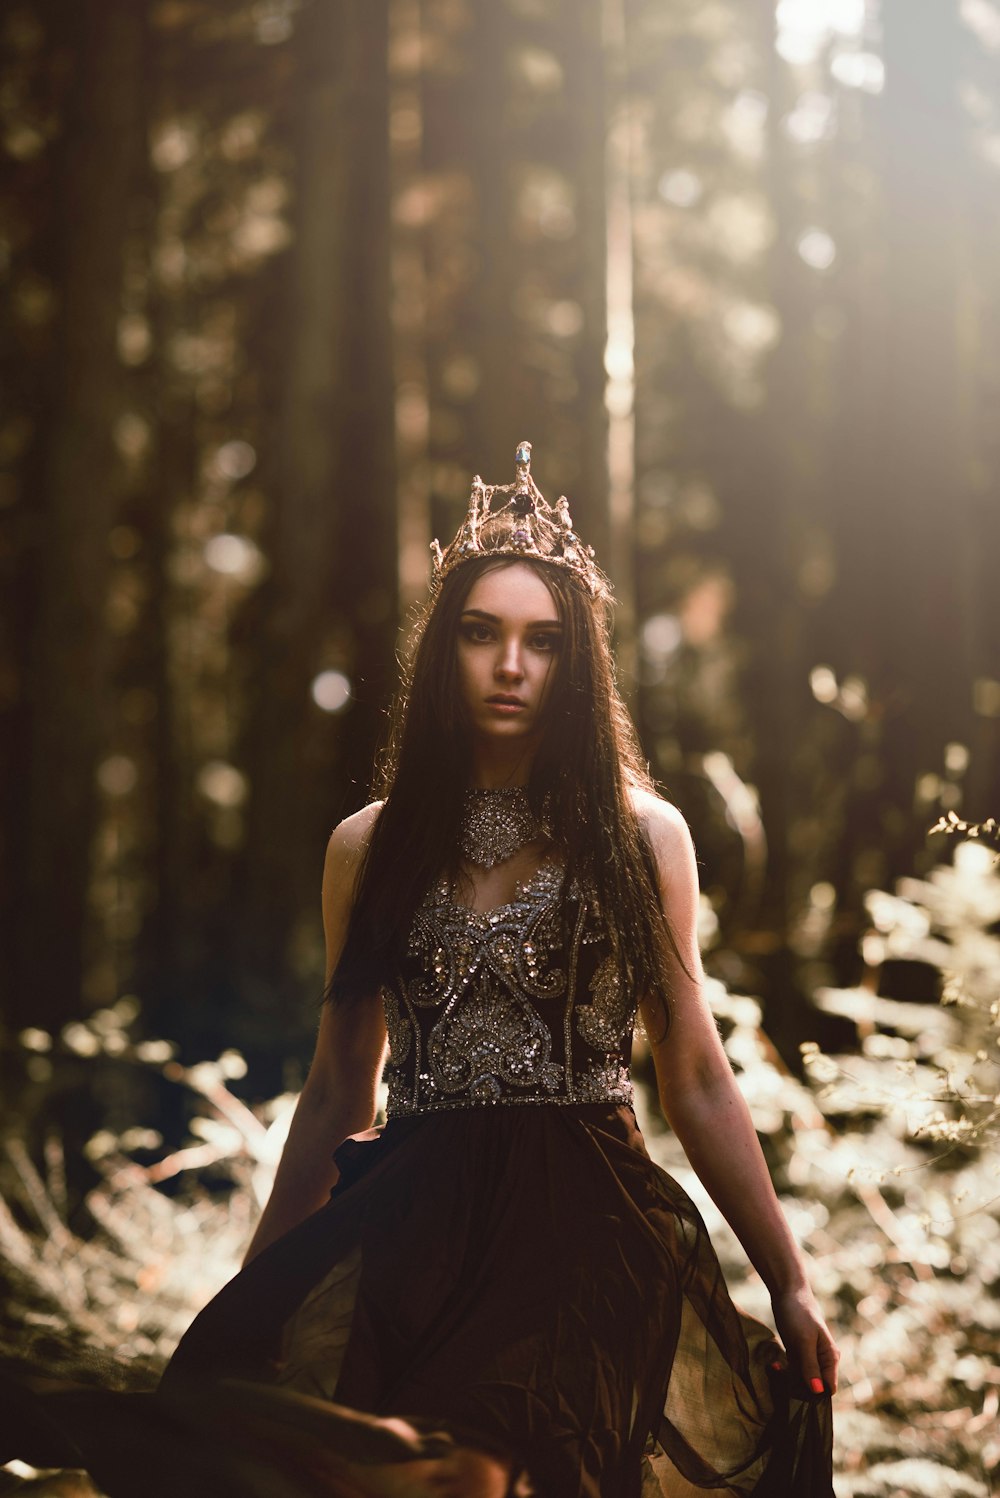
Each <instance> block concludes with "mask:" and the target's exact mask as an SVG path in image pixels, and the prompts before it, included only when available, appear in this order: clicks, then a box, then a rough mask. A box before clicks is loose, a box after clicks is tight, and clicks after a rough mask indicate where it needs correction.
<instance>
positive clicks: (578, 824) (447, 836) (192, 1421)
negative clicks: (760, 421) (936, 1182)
mask: <svg viewBox="0 0 1000 1498" xmlns="http://www.w3.org/2000/svg"><path fill="white" fill-rule="evenodd" d="M434 552H435V574H434V580H433V584H432V592H431V598H430V600H429V602H428V606H427V608H426V610H425V612H424V615H423V618H422V620H421V622H420V624H419V626H418V629H417V632H416V640H415V649H414V651H413V654H412V656H411V662H410V670H409V672H408V680H407V683H406V685H405V688H404V691H403V693H402V696H401V701H400V704H399V711H398V713H397V717H396V731H395V733H394V737H393V740H392V743H391V745H390V752H389V755H388V759H387V764H386V767H385V771H384V776H383V780H384V787H383V789H384V796H383V799H381V800H379V801H375V802H373V803H372V804H371V805H369V806H367V807H366V808H365V809H364V810H363V811H361V812H358V813H357V814H356V815H355V816H352V817H349V818H348V819H347V820H346V821H345V822H343V823H341V824H340V826H339V827H337V828H336V830H335V831H334V833H333V835H332V837H331V838H330V842H329V847H328V850H327V856H326V867H325V873H324V880H323V914H324V923H325V931H326V941H327V993H326V1003H325V1005H324V1010H323V1016H322V1020H321V1024H320V1030H319V1037H318V1042H317V1047H316V1055H315V1059H314V1062H313V1065H312V1068H311V1070H310V1073H309V1078H308V1081H307V1083H306V1086H305V1088H304V1091H303V1093H302V1096H301V1098H300V1100H299V1104H298V1107H297V1109H296V1113H295V1117H294V1120H293V1123H292V1127H291V1131H290V1134H289V1138H288V1142H287V1145H286V1148H285V1151H284V1154H283V1157H282V1160H281V1163H280V1166H279V1169H278V1173H277V1177H276V1180H275V1185H274V1190H273V1193H272V1196H271V1199H270V1201H269V1203H268V1205H267V1207H266V1209H265V1211H264V1213H263V1216H262V1218H261V1221H260V1224H259V1226H258V1229H257V1232H256V1234H255V1236H254V1239H253V1242H252V1243H251V1245H250V1249H249V1251H248V1253H247V1258H246V1262H245V1265H244V1269H243V1271H242V1272H241V1274H239V1275H238V1276H237V1277H236V1279H235V1280H233V1281H232V1282H231V1284H230V1285H228V1286H227V1287H226V1289H225V1290H223V1292H222V1293H221V1294H220V1295H219V1296H218V1297H216V1299H215V1300H214V1301H213V1302H212V1303H211V1304H210V1305H209V1306H208V1307H207V1308H206V1310H205V1311H204V1312H203V1313H202V1314H201V1315H200V1316H199V1317H198V1319H197V1320H196V1321H195V1323H194V1324H193V1326H192V1327H191V1329H190V1330H189V1332H188V1333H187V1335H186V1336H185V1338H184V1339H183V1341H182V1342H181V1345H180V1347H179V1348H178V1351H177V1353H176V1355H175V1357H174V1359H173V1361H172V1362H171V1364H170V1367H169V1369H168V1370H167V1374H166V1376H165V1378H164V1380H163V1383H162V1386H161V1389H160V1390H159V1391H158V1392H157V1394H156V1395H153V1396H138V1397H137V1396H132V1397H131V1400H129V1398H128V1397H123V1396H117V1397H116V1396H108V1395H94V1394H90V1393H75V1394H74V1393H70V1394H62V1395H60V1396H57V1397H50V1399H49V1401H48V1403H47V1404H46V1406H45V1411H44V1414H39V1408H38V1406H37V1405H36V1406H34V1408H33V1410H32V1411H30V1412H26V1411H25V1410H24V1409H23V1408H22V1410H21V1411H20V1413H21V1416H22V1428H23V1430H24V1431H25V1432H29V1431H30V1439H31V1440H34V1441H35V1442H36V1444H37V1443H39V1442H40V1443H41V1444H42V1445H43V1446H44V1444H45V1439H46V1436H48V1439H49V1441H50V1447H51V1443H53V1442H56V1440H57V1437H58V1436H60V1434H61V1439H62V1440H63V1442H64V1446H65V1444H66V1440H67V1436H69V1437H71V1438H72V1442H73V1443H75V1445H73V1446H71V1447H70V1448H69V1449H68V1450H67V1449H64V1450H62V1452H61V1459H65V1458H66V1457H67V1456H69V1457H73V1456H76V1457H77V1458H78V1460H79V1461H81V1462H82V1463H85V1464H87V1465H89V1466H90V1468H91V1470H92V1471H93V1472H95V1474H96V1475H97V1477H98V1478H99V1480H100V1481H101V1482H102V1484H103V1485H104V1486H105V1487H106V1489H107V1491H108V1492H109V1493H111V1494H112V1495H114V1498H117V1495H118V1494H128V1493H139V1492H142V1493H144V1494H145V1493H160V1492H162V1493H164V1494H165V1493H167V1492H176V1491H178V1490H182V1491H184V1492H185V1493H191V1492H198V1491H205V1492H206V1493H208V1492H212V1493H213V1494H219V1493H232V1494H234V1495H235V1494H240V1495H247V1494H260V1495H261V1498H264V1495H268V1498H271V1495H286V1494H287V1495H288V1498H305V1495H307V1494H313V1495H320V1494H322V1495H345V1498H346V1495H354V1498H393V1495H412V1498H424V1495H427V1498H429V1495H432V1494H439V1495H440V1494H451V1495H454V1498H504V1495H508V1494H525V1495H526V1494H537V1495H539V1498H639V1495H640V1494H641V1495H643V1498H651V1495H661V1498H679V1495H687V1494H694V1493H709V1494H717V1495H722V1494H726V1495H734V1494H735V1495H740V1498H749V1495H756V1498H765V1495H770V1498H828V1495H830V1494H831V1493H832V1486H831V1479H830V1423H829V1395H830V1393H832V1392H833V1390H834V1389H835V1387H836V1369H837V1356H838V1355H837V1352H836V1349H835V1347H834V1345H833V1341H832V1338H831V1336H830V1333H829V1332H828V1330H827V1328H826V1326H825V1325H824V1323H823V1319H822V1316H821V1315H820V1313H819V1310H818V1308H817V1306H816V1303H815V1300H814V1298H813V1296H812V1293H811V1291H810V1289H809V1286H808V1282H807V1277H806V1271H805V1267H804V1264H803V1260H802V1257H801V1254H800V1252H799V1250H798V1248H797V1246H796V1244H795V1242H794V1240H793V1239H792V1236H791V1234H790V1232H789V1229H788V1227H787V1225H786V1223H785V1221H784V1218H783V1216H782V1214H781V1210H780V1208H779V1205H778V1202H777V1200H776V1197H775V1194H774V1191H773V1189H772V1186H771V1183H770V1180H769V1177H768V1174H767V1170H766V1167H765V1164H764V1160H763V1157H762V1155H761V1152H760V1148H759V1146H758V1142H757V1138H756V1135H755V1133H754V1130H753V1126H752V1124H751V1121H750V1118H749V1115H748V1112H747V1109H746V1106H745V1105H744V1103H743V1101H742V1098H741V1096H740V1094H739V1092H738V1090H737V1088H736V1085H735V1082H734V1080H733V1076H732V1072H731V1070H730V1067H729V1064H728V1062H727V1060H726V1057H725V1054H724V1052H723V1050H722V1047H721V1045H720V1042H719V1038H718V1034H717V1031H716V1028H715V1025H714V1023H713V1020H712V1016H711V1013H710V1011H709V1009H708V1007H707V1005H706V1002H705V999H704V996H703V993H702V989H701V984H700V978H701V968H700V961H699V955H698V948H697V942H696V935H695V928H696V914H697V904H698V882H697V873H696V867H695V858H694V852H693V849H692V846H691V840H690V837H689V835H688V832H687V828H686V826H685V824H684V822H683V820H682V818H681V817H680V815H679V814H678V813H677V811H676V810H675V809H674V808H673V807H672V806H670V805H669V804H668V803H667V802H665V801H663V800H662V799H661V798H660V797H659V796H657V795H656V794H655V793H654V791H653V789H652V786H651V783H650V781H649V778H648V775H647V773H646V770H645V768H644V766H643V764H642V761H641V759H640V756H639V753H638V748H637V745H636V741H635V738H634V733H633V730H632V728H631V725H630V723H629V720H628V717H627V714H626V712H625V709H624V707H623V705H622V703H621V701H620V698H619V697H618V695H617V692H616V690H615V686H614V679H613V668H612V663H611V655H610V650H609V644H608V604H609V592H608V588H607V584H606V580H605V579H604V577H603V574H601V572H600V571H599V569H598V568H597V566H596V564H595V563H594V561H593V553H592V552H591V551H590V549H589V548H586V547H584V546H583V544H582V543H581V542H580V540H579V538H578V537H577V536H576V534H575V532H574V531H573V529H572V522H571V520H570V517H569V511H568V507H567V504H566V501H565V500H564V499H561V500H560V501H559V503H558V504H557V505H556V507H555V508H554V509H550V508H549V506H548V505H547V504H546V503H545V501H544V499H543V498H542V496H541V494H540V493H539V491H538V489H537V487H536V485H535V483H534V480H533V479H532V477H531V474H530V446H529V445H528V444H527V443H522V444H521V446H520V447H519V448H518V450H517V457H516V477H515V482H514V483H513V484H511V485H507V486H493V487H489V488H488V487H486V486H484V485H483V484H482V483H481V481H480V480H479V479H478V478H477V479H476V480H475V481H474V484H473V492H472V499H471V502H470V507H469V511H468V514H467V517H466V520H465V523H464V524H463V526H462V528H461V529H460V531H459V534H458V535H457V536H456V538H455V540H454V541H453V542H452V543H451V545H450V546H449V547H448V548H447V550H445V551H443V552H442V550H441V549H440V547H438V546H437V543H435V545H434ZM637 1012H638V1016H639V1017H641V1020H642V1021H643V1023H644V1025H645V1029H646V1033H647V1036H648V1037H649V1043H650V1046H651V1049H652V1053H653V1058H654V1061H655V1065H656V1075H657V1080H658V1085H659V1093H660V1098H661V1101H662V1104H663V1108H664V1111H665V1113H666V1114H667V1116H668V1118H669V1120H670V1122H671V1124H672V1126H673V1128H674V1130H675V1132H676V1133H677V1135H678V1137H679V1138H680V1140H681V1142H682V1144H683V1145H684V1148H685V1150H686V1152H687V1154H688V1156H689V1158H690V1160H691V1162H692V1164H693V1165H694V1167H695V1169H696V1170H697V1171H698V1174H699V1175H700V1176H701V1178H702V1180H703V1181H704V1183H705V1185H706V1186H707V1188H708V1190H709V1191H710V1192H711V1194H712V1196H713V1197H714V1199H715V1200H716V1202H717V1203H718V1204H719V1206H720V1208H721V1209H722V1211H723V1212H724V1214H725V1215H726V1217H727V1218H728V1220H729V1221H730V1222H731V1223H732V1225H733V1227H734V1228H735V1230H736V1232H737V1234H738V1235H739V1237H740V1239H741V1241H742V1243H743V1244H744V1246H745V1248H746V1250H747V1253H748V1255H749V1257H750V1259H751V1260H752V1262H753V1263H754V1265H755V1266H756V1268H757V1269H758V1271H759V1272H760V1274H761V1276H762V1278H763V1279H764V1281H765V1283H766V1284H767V1286H768V1288H769V1290H770V1292H771V1296H772V1304H773V1309H774V1316H775V1323H776V1325H777V1328H778V1331H779V1333H780V1335H781V1338H782V1340H783V1342H784V1345H785V1348H786V1349H787V1359H786V1357H785V1355H784V1354H783V1353H782V1351H781V1348H780V1347H779V1345H778V1344H777V1342H776V1341H775V1339H774V1337H773V1335H772V1334H771V1333H770V1332H769V1331H768V1330H767V1328H765V1327H763V1326H762V1325H760V1324H759V1323H756V1322H753V1321H750V1320H749V1319H748V1318H745V1317H743V1316H741V1315H740V1313H738V1312H737V1311H736V1310H735V1308H734V1307H733V1305H732V1303H731V1302H730V1300H729V1298H728V1295H727V1293H726V1290H725V1286H724V1284H723V1281H722V1277H721V1273H720V1270H719V1267H718V1262H717V1260H716V1258H715V1255H714V1252H713V1250H712V1248H711V1246H710V1244H709V1242H708V1239H707V1237H706V1234H705V1229H704V1226H703V1224H702V1222H701V1220H700V1218H699V1216H698V1214H697V1212H696V1211H695V1209H694V1207H693V1206H692V1204H691V1202H690V1201H689V1200H688V1198H687V1197H686V1196H685V1195H684V1193H683V1192H682V1191H681V1190H680V1189H679V1187H678V1186H677V1185H676V1183H674V1182H673V1181H672V1180H671V1179H670V1177H668V1176H667V1175H666V1174H665V1173H664V1172H663V1171H661V1170H659V1169H658V1168H657V1167H656V1166H654V1165H653V1164H652V1162H651V1161H650V1160H649V1157H648V1155H647V1154H646V1152H645V1148H644V1145H643V1142H642V1138H641V1136H640V1134H639V1130H638V1127H637V1125H636V1121H635V1116H634V1114H633V1112H632V1109H631V1100H632V1086H631V1081H630V1079H629V1073H628V1063H629V1054H630V1047H631V1038H632V1031H633V1025H634V1022H635V1021H636V1018H637ZM387 1046H388V1081H389V1087H388V1108H387V1114H388V1122H387V1124H386V1125H385V1127H384V1128H383V1129H382V1130H380V1131H379V1130H375V1129H373V1128H372V1124H373V1122H374V1119H375V1116H376V1111H377V1104H376V1099H377V1089H378V1084H379V1080H380V1076H381V1074H382V1070H383V1065H384V1063H385V1062H386V1052H387ZM165 1437H166V1439H165ZM27 1439H28V1436H25V1437H24V1438H23V1440H27ZM151 1443H155V1445H151ZM151 1450H155V1451H156V1453H157V1458H156V1462H155V1472H151V1471H150V1461H149V1453H150V1451H151ZM50 1454H52V1453H51V1450H50Z"/></svg>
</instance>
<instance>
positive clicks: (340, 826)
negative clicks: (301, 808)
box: [329, 801, 385, 853]
mask: <svg viewBox="0 0 1000 1498" xmlns="http://www.w3.org/2000/svg"><path fill="white" fill-rule="evenodd" d="M384 804H385V803H384V802H382V801H369V803H368V805H367V806H363V807H362V808H361V810H360V811H356V812H354V814H353V815H352V816H349V817H345V818H344V820H343V821H342V822H338V823H337V825H336V827H335V828H334V829H333V831H332V832H331V833H330V843H329V846H330V847H331V848H334V849H336V850H337V851H338V852H344V853H360V852H361V851H362V849H363V848H364V846H365V843H366V842H367V841H368V837H369V834H370V833H371V830H372V828H373V827H374V826H375V823H376V821H377V820H378V814H379V812H380V811H381V810H382V807H383V805H384Z"/></svg>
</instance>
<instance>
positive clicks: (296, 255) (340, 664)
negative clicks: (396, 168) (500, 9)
mask: <svg viewBox="0 0 1000 1498" xmlns="http://www.w3.org/2000/svg"><path fill="white" fill-rule="evenodd" d="M297 48H298V80H297V81H298V97H297V101H296V105H295V109H294V115H293V124H292V145H293V150H294V159H295V162H296V185H295V192H296V209H295V218H294V225H293V227H294V233H295V237H294V242H293V246H292V249H291V251H290V253H289V256H288V258H287V261H286V264H285V266H284V273H285V287H286V296H287V301H286V306H285V317H284V326H285V329H286V332H285V338H286V340H287V342H286V353H287V357H286V358H285V359H284V360H283V361H282V387H283V388H282V391H281V397H280V408H279V414H278V425H277V449H276V458H275V461H274V463H273V464H272V465H269V466H271V468H272V472H273V474H274V480H273V483H272V488H273V490H274V493H275V506H274V513H273V521H272V526H271V535H270V546H269V557H270V561H271V565H272V575H271V578H270V581H269V584H268V585H267V586H266V587H265V588H264V589H262V591H261V595H260V598H259V599H258V601H257V605H256V610H257V617H258V619H259V620H260V624H261V636H260V640H259V647H258V648H259V655H258V666H257V670H256V671H255V676H254V682H253V692H254V699H253V701H252V703H251V709H250V717H249V723H248V728H247V735H246V752H245V755H244V759H243V762H244V764H245V767H246V769H247V771H248V774H249V780H250V794H251V803H250V809H249V816H248V840H247V847H246V855H245V868H244V881H243V887H244V893H243V897H242V898H241V899H240V900H239V901H238V902H237V905H238V908H237V911H236V912H235V920H236V922H237V925H238V927H239V930H240V932H241V934H242V938H243V939H242V941H241V943H240V945H241V947H242V949H243V952H244V956H245V964H246V966H245V969H244V998H245V1000H246V1001H248V1002H249V1004H250V1006H251V1009H252V1010H253V1011H254V1013H257V1014H261V1015H263V1014H264V1013H265V1012H266V1011H271V1012H272V1013H273V1006H274V1003H275V1000H276V995H278V994H281V993H284V994H286V995H291V996H292V998H293V999H294V998H297V997H301V998H303V999H304V998H305V996H306V995H309V996H310V997H311V998H312V999H313V1000H315V999H317V998H318V996H319V993H320V992H321V988H322V938H321V931H320V922H319V882H320V875H321V872H322V866H323V852H324V848H325V843H326V839H327V837H328V835H329V832H330V830H331V827H332V826H333V824H334V822H335V821H336V820H338V818H339V817H340V816H342V815H344V814H345V813H346V812H348V811H351V810H354V809H355V807H357V806H358V805H360V804H362V803H363V802H364V801H365V800H366V799H367V797H366V790H367V785H368V780H369V775H370V769H371V762H372V757H373V751H374V747H375V742H376V738H377V735H378V732H379V726H380V722H381V714H382V711H383V709H384V706H385V699H386V696H387V693H388V688H389V677H390V673H391V670H392V665H393V647H394V643H395V626H396V591H395V522H394V513H395V512H394V495H393V459H392V442H393V426H392V389H391V369H390V343H389V323H388V319H389V286H388V186H387V179H388V132H387V118H386V111H387V69H386V49H387V32H386V13H385V7H384V6H375V5H370V4H368V3H366V0H352V3H350V4H345V5H340V6H332V5H314V6H312V7H311V8H310V9H308V10H307V11H305V12H304V13H303V17H302V21H301V23H300V29H299V32H298V37H297ZM266 462H267V459H266V457H265V463H266ZM325 668H336V669H340V670H342V671H343V672H344V673H345V674H346V675H347V676H348V677H349V679H350V681H351V686H352V693H353V700H352V702H351V704H350V705H349V707H348V708H347V709H346V710H345V711H344V712H343V713H342V715H341V716H340V717H338V718H332V717H330V716H328V715H327V714H325V713H323V712H322V711H320V709H319V708H318V707H317V706H316V704H315V703H314V701H313V699H312V696H311V691H310V688H311V683H312V682H313V680H314V678H315V677H316V675H317V673H318V672H320V671H321V670H323V669H325ZM345 777H346V779H347V780H348V781H349V782H350V783H351V787H350V791H349V793H348V795H347V797H344V796H343V795H342V794H338V789H337V787H338V784H339V785H340V786H342V785H343V784H344V780H345ZM303 911H306V912H312V919H311V920H310V919H309V917H308V916H307V917H305V919H304V923H303V920H302V919H300V918H301V915H302V912H303ZM295 1012H296V1013H297V1014H298V1015H299V1016H300V1018H301V1020H302V1022H303V1023H306V1022H308V1023H309V1024H310V1025H311V1024H312V1022H313V1016H314V1011H313V1010H312V1009H308V1008H307V1007H306V1006H304V1005H301V1004H300V1005H299V1006H298V1007H297V1008H296V1010H295Z"/></svg>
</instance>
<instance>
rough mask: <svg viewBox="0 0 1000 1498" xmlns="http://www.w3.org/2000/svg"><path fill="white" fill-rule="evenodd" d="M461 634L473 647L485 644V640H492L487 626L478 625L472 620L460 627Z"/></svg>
mask: <svg viewBox="0 0 1000 1498" xmlns="http://www.w3.org/2000/svg"><path fill="white" fill-rule="evenodd" d="M462 634H463V635H464V636H465V638H466V639H467V640H471V641H472V642H473V644H474V645H481V644H485V642H486V641H487V640H489V639H491V638H492V636H491V632H490V627H489V625H488V624H480V623H478V622H477V621H476V620H474V619H473V620H470V621H469V622H467V623H466V624H463V625H462Z"/></svg>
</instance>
